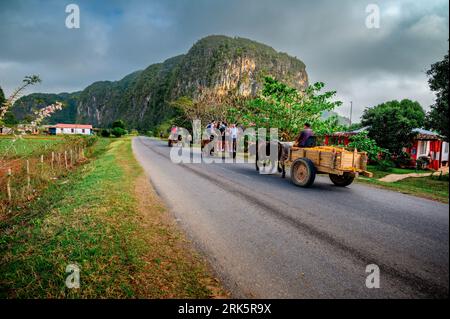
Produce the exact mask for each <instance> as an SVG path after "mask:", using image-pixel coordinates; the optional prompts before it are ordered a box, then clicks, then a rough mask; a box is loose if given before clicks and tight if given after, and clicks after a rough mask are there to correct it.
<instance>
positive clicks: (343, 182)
mask: <svg viewBox="0 0 450 319" xmlns="http://www.w3.org/2000/svg"><path fill="white" fill-rule="evenodd" d="M330 179H331V181H332V182H333V184H334V185H336V186H339V187H345V186H348V185H350V184H351V183H353V180H354V179H355V174H352V173H344V175H336V174H330Z"/></svg>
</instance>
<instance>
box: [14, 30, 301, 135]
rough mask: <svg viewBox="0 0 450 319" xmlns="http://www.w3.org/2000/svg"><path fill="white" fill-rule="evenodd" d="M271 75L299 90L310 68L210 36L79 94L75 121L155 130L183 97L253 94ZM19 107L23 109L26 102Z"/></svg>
mask: <svg viewBox="0 0 450 319" xmlns="http://www.w3.org/2000/svg"><path fill="white" fill-rule="evenodd" d="M267 75H270V76H272V77H274V78H276V79H278V80H281V81H283V82H285V83H287V84H289V85H290V86H293V87H296V88H297V89H300V90H302V89H304V88H306V87H307V85H308V76H307V73H306V70H305V65H304V64H303V62H301V61H300V60H298V59H297V58H294V57H290V56H288V55H287V54H285V53H279V52H277V51H275V50H274V49H273V48H271V47H269V46H266V45H264V44H261V43H258V42H254V41H251V40H248V39H243V38H229V37H226V36H209V37H206V38H204V39H201V40H200V41H198V42H197V43H196V44H195V45H194V46H193V47H192V48H191V49H190V50H189V52H188V53H187V54H185V55H181V56H177V57H174V58H171V59H168V60H166V61H165V62H163V63H159V64H153V65H151V66H149V67H148V68H147V69H145V70H143V71H137V72H134V73H132V74H130V75H128V76H126V77H125V78H123V79H122V80H120V81H116V82H109V81H103V82H96V83H93V84H92V85H90V86H88V87H87V88H86V89H84V90H83V91H82V92H81V93H77V96H76V99H77V107H76V114H75V117H76V121H77V122H79V123H90V124H93V125H94V126H98V127H106V126H108V125H110V124H111V123H112V122H113V121H114V120H116V119H118V118H121V119H123V120H125V121H126V122H127V123H128V125H129V126H130V127H133V128H137V129H143V130H144V129H151V128H152V127H154V126H156V125H158V124H159V123H161V122H162V121H164V120H166V119H168V118H170V117H172V116H173V115H174V114H175V110H174V109H173V108H172V107H171V106H170V104H169V102H170V101H172V100H174V99H176V98H178V97H181V96H190V97H195V96H196V95H197V94H198V92H199V90H200V89H203V88H209V89H212V90H213V91H214V92H215V93H216V94H217V95H223V94H229V93H230V92H238V93H239V94H241V95H244V96H254V95H256V94H257V93H258V91H259V90H260V89H261V83H262V80H263V78H264V76H267ZM18 103H19V104H18V105H22V107H23V104H24V101H20V100H19V101H18ZM27 103H29V99H28V100H27ZM25 104H26V103H25Z"/></svg>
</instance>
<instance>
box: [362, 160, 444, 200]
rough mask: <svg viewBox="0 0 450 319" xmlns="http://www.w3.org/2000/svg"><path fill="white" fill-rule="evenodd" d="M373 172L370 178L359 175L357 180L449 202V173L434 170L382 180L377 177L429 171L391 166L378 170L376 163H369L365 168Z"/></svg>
mask: <svg viewBox="0 0 450 319" xmlns="http://www.w3.org/2000/svg"><path fill="white" fill-rule="evenodd" d="M367 169H368V170H369V171H371V172H373V173H374V175H373V177H372V178H368V177H359V178H358V179H357V181H358V182H362V183H367V184H371V185H374V186H377V187H382V188H386V189H390V190H393V191H397V192H400V193H404V194H410V195H415V196H419V197H423V198H428V199H433V200H437V201H440V202H443V203H448V202H449V175H448V174H446V175H444V174H441V173H440V172H435V173H433V175H431V176H424V177H408V178H405V179H402V180H400V181H397V182H382V181H380V180H379V179H380V178H383V177H385V176H387V175H389V174H410V173H419V174H421V173H422V174H427V173H428V174H429V173H431V172H430V171H423V170H422V171H420V170H415V169H405V168H392V169H390V170H389V171H383V170H379V168H378V166H376V165H369V166H368V168H367Z"/></svg>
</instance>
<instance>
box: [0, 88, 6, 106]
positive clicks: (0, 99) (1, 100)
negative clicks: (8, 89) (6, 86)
mask: <svg viewBox="0 0 450 319" xmlns="http://www.w3.org/2000/svg"><path fill="white" fill-rule="evenodd" d="M4 102H5V93H4V92H3V89H2V88H1V87H0V105H2V104H3V103H4Z"/></svg>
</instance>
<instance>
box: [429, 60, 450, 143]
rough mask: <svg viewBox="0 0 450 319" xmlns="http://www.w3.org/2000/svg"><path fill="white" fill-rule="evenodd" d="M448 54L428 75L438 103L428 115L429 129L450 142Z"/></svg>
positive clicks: (433, 66)
mask: <svg viewBox="0 0 450 319" xmlns="http://www.w3.org/2000/svg"><path fill="white" fill-rule="evenodd" d="M448 67H449V64H448V53H447V55H446V56H445V57H444V59H443V60H442V61H440V62H437V63H435V64H433V65H432V66H431V69H430V70H428V72H427V75H428V76H429V80H428V83H429V85H430V89H431V90H433V91H434V92H436V102H435V104H434V105H432V106H431V110H430V112H428V114H427V118H426V119H427V121H426V122H427V127H428V128H430V129H434V130H436V131H438V132H439V133H440V134H442V135H443V136H444V137H445V138H446V140H447V141H448V140H449V137H450V132H449V120H448V117H449V110H448V87H449V77H448V72H449V71H448V70H449V69H448Z"/></svg>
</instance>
